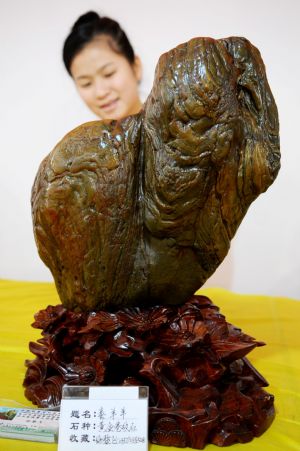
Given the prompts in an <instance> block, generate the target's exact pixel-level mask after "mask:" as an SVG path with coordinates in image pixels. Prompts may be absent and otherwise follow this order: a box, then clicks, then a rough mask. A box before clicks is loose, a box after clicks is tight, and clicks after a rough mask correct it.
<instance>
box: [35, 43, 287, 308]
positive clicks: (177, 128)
mask: <svg viewBox="0 0 300 451" xmlns="http://www.w3.org/2000/svg"><path fill="white" fill-rule="evenodd" d="M279 161H280V154H279V137H278V115H277V109H276V105H275V102H274V99H273V96H272V93H271V91H270V88H269V85H268V82H267V78H266V74H265V68H264V64H263V61H262V59H261V57H260V54H259V51H258V50H257V49H256V48H255V47H254V46H252V45H251V44H250V43H249V41H247V40H246V39H244V38H227V39H220V40H213V39H210V38H196V39H193V40H191V41H189V42H187V43H185V44H182V45H179V46H178V47H176V48H175V49H173V50H171V51H170V52H168V53H166V54H164V55H162V56H161V58H160V60H159V63H158V66H157V69H156V77H155V81H154V86H153V89H152V91H151V93H150V95H149V97H148V99H147V101H146V103H145V105H144V108H143V110H142V111H141V113H140V114H138V115H136V116H132V117H129V118H126V119H125V120H123V121H120V122H111V123H107V122H100V121H99V122H91V123H88V124H84V125H82V126H80V127H78V128H76V129H75V130H73V131H72V132H71V133H69V134H68V135H67V136H66V137H65V138H64V139H63V140H62V141H61V142H60V143H59V144H58V145H57V146H56V147H55V149H54V150H53V151H52V152H51V153H50V155H49V156H48V157H46V159H45V160H44V161H43V162H42V164H41V166H40V169H39V172H38V175H37V178H36V181H35V184H34V187H33V193H32V207H33V221H34V232H35V237H36V242H37V246H38V250H39V254H40V256H41V258H42V260H43V261H44V262H45V264H46V265H47V266H48V267H49V268H50V270H51V272H52V274H53V277H54V279H55V283H56V287H57V290H58V293H59V296H60V298H61V301H62V304H63V305H64V307H66V308H68V309H70V310H74V311H93V310H94V311H97V310H103V309H110V310H114V309H116V308H119V307H120V306H129V305H139V306H142V305H143V304H146V305H149V306H150V305H154V304H160V305H162V304H172V303H178V304H181V303H183V302H185V301H186V300H187V299H189V298H190V296H191V295H192V294H193V293H194V292H195V291H196V290H197V289H198V288H199V287H200V286H201V285H202V284H203V283H204V282H205V281H206V279H207V278H208V277H209V276H210V275H211V274H212V273H213V272H214V271H215V270H216V268H217V267H218V266H219V264H220V263H221V262H222V260H223V259H224V257H225V256H226V254H227V252H228V250H229V246H230V241H231V239H232V237H233V236H234V234H235V232H236V230H237V228H238V227H239V225H240V223H241V221H242V219H243V217H244V215H245V214H246V212H247V209H248V207H249V206H250V204H251V202H252V201H253V200H255V198H256V197H257V196H258V195H259V194H260V193H262V192H264V191H265V190H266V189H267V188H268V187H269V185H270V184H271V183H272V182H273V180H274V179H275V177H276V175H277V172H278V169H279V165H280V163H279Z"/></svg>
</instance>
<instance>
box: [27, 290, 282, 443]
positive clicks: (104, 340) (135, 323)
mask: <svg viewBox="0 0 300 451" xmlns="http://www.w3.org/2000/svg"><path fill="white" fill-rule="evenodd" d="M35 319H36V321H35V323H34V324H33V326H34V327H37V328H41V329H43V332H42V335H43V338H41V339H40V340H38V343H30V350H31V351H32V352H33V353H34V354H35V356H36V358H35V359H34V360H31V361H27V363H26V365H27V373H26V377H25V380H24V386H25V387H26V389H25V394H26V396H27V398H28V399H30V400H31V401H32V402H33V403H34V404H37V405H38V406H39V407H51V406H56V405H58V404H59V403H60V399H61V390H62V386H63V384H65V383H67V384H72V385H77V384H78V385H147V386H149V388H150V399H149V437H150V440H151V441H152V442H153V443H158V444H160V445H170V446H179V447H184V446H189V447H192V448H196V449H202V448H203V447H204V446H205V444H206V443H214V444H216V445H219V446H226V445H230V444H232V443H236V442H239V443H244V442H248V441H250V440H251V439H252V438H253V437H257V436H259V435H261V434H262V433H263V432H264V431H265V429H267V428H268V427H269V425H270V424H271V422H272V420H273V418H274V407H273V396H272V395H270V394H268V393H267V392H265V391H264V389H263V388H262V387H264V386H266V385H268V384H267V382H266V381H265V379H264V378H263V377H262V376H261V375H260V374H259V373H258V372H257V371H256V370H255V369H254V368H253V367H252V366H251V364H250V363H249V361H248V360H247V359H246V357H245V355H246V354H247V353H248V352H249V351H251V350H252V349H253V348H255V347H256V346H261V345H262V344H263V343H261V342H257V341H255V340H254V339H253V338H252V337H250V336H248V335H246V334H244V333H243V332H242V331H241V330H240V329H237V328H236V327H234V326H233V325H231V324H228V323H227V322H226V321H225V318H224V316H223V315H221V314H220V312H219V309H218V308H217V307H216V306H215V305H213V304H212V302H211V301H210V300H209V299H208V298H206V297H204V296H193V297H192V298H191V299H190V300H189V301H188V302H187V303H186V304H184V305H182V306H168V307H165V306H160V307H150V308H139V307H132V308H125V309H122V310H119V311H117V312H114V313H109V312H107V311H99V312H98V313H90V314H88V313H74V312H71V311H70V310H67V309H65V308H64V307H63V306H61V305H58V306H55V307H51V306H49V307H48V308H47V309H46V310H42V311H40V312H39V313H38V314H36V316H35Z"/></svg>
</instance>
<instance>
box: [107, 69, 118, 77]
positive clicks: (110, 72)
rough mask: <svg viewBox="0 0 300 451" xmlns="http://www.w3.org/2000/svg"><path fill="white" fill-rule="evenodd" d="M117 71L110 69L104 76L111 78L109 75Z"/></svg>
mask: <svg viewBox="0 0 300 451" xmlns="http://www.w3.org/2000/svg"><path fill="white" fill-rule="evenodd" d="M115 73H116V71H115V70H112V71H109V72H106V73H105V74H104V77H105V78H109V77H112V76H113V75H114V74H115Z"/></svg>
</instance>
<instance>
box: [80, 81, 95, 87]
mask: <svg viewBox="0 0 300 451" xmlns="http://www.w3.org/2000/svg"><path fill="white" fill-rule="evenodd" d="M91 85H92V83H91V82H90V81H87V82H86V83H81V85H80V87H81V88H88V87H89V86H91Z"/></svg>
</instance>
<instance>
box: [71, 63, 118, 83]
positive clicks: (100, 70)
mask: <svg viewBox="0 0 300 451" xmlns="http://www.w3.org/2000/svg"><path fill="white" fill-rule="evenodd" d="M112 64H114V63H113V61H111V62H109V63H106V64H104V66H101V67H99V69H98V70H97V72H102V71H103V70H105V69H106V68H107V67H108V66H110V65H112ZM83 78H90V75H84V74H83V75H79V76H78V77H75V80H82V79H83Z"/></svg>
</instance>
